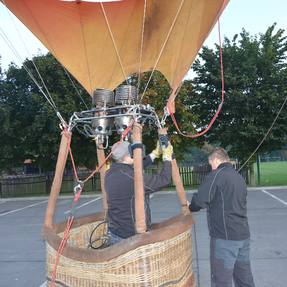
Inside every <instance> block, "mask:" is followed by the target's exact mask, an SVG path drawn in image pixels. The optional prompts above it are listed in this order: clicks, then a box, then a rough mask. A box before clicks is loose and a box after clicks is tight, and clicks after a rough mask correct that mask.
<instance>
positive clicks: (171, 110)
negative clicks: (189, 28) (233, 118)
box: [167, 18, 224, 139]
mask: <svg viewBox="0 0 287 287" xmlns="http://www.w3.org/2000/svg"><path fill="white" fill-rule="evenodd" d="M218 38H219V55H220V72H221V102H220V104H219V106H218V109H217V111H216V113H215V115H214V116H213V118H212V119H211V121H210V123H209V124H208V126H207V127H206V128H205V129H204V130H203V131H201V132H199V133H197V134H194V135H192V134H185V133H183V132H182V131H181V130H180V128H179V126H178V123H177V121H176V118H175V116H174V108H173V106H172V103H168V105H167V110H168V112H169V114H170V117H171V119H172V121H173V123H174V125H175V127H176V129H177V131H178V133H179V134H180V135H182V136H184V137H187V138H192V139H194V138H197V137H200V136H202V135H204V134H206V133H207V132H208V131H209V129H210V128H211V126H212V125H213V123H214V122H215V120H216V118H217V117H218V115H219V113H220V111H221V109H222V105H223V103H224V67H223V59H222V44H221V32H220V21H219V18H218ZM177 93H178V91H177Z"/></svg>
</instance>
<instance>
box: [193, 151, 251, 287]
mask: <svg viewBox="0 0 287 287" xmlns="http://www.w3.org/2000/svg"><path fill="white" fill-rule="evenodd" d="M208 159H209V164H210V165H211V167H212V172H211V173H210V174H209V175H208V176H207V177H206V179H205V180H204V182H203V183H202V184H201V185H200V187H199V188H198V192H197V193H195V194H194V195H193V197H192V200H191V203H190V205H189V209H190V211H192V212H194V211H199V210H200V209H202V208H207V221H208V228H209V235H210V268H211V286H212V287H232V278H233V281H234V284H235V286H236V287H254V286H255V285H254V281H253V276H252V272H251V266H250V259H249V250H250V232H249V226H248V220H247V207H246V203H247V200H246V198H247V188H246V184H245V181H244V179H243V178H242V176H241V175H240V174H239V173H238V172H237V171H236V170H235V169H234V168H233V166H232V164H231V163H230V159H229V156H228V154H227V152H226V151H225V150H224V149H223V148H216V149H215V150H214V151H213V152H212V153H211V154H210V156H209V158H208Z"/></svg>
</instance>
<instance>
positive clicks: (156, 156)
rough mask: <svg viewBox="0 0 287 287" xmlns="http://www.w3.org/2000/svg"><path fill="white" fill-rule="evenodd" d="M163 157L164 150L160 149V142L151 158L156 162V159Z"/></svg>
mask: <svg viewBox="0 0 287 287" xmlns="http://www.w3.org/2000/svg"><path fill="white" fill-rule="evenodd" d="M161 155H162V149H161V147H160V144H159V141H157V143H156V148H155V149H154V150H153V151H152V152H151V153H150V157H151V159H152V161H154V160H155V159H156V158H159V157H160V156H161Z"/></svg>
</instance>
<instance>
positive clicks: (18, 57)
mask: <svg viewBox="0 0 287 287" xmlns="http://www.w3.org/2000/svg"><path fill="white" fill-rule="evenodd" d="M3 4H4V6H5V8H6V9H7V12H8V14H9V17H11V14H10V13H9V9H8V8H7V6H6V3H5V1H3ZM12 21H13V18H12ZM13 24H14V25H16V23H15V22H14V21H13ZM15 29H16V31H17V32H18V33H19V30H18V29H17V27H15ZM0 36H1V38H2V39H3V40H4V42H6V44H7V46H8V47H9V48H10V50H11V51H12V52H13V54H14V56H15V57H16V58H17V59H18V60H19V61H20V62H22V66H23V68H24V70H25V71H26V72H27V74H28V75H29V77H30V78H31V79H32V81H33V82H34V84H35V85H36V86H37V87H38V89H39V91H40V92H41V93H42V94H43V96H44V98H45V99H46V100H47V102H48V103H49V104H50V106H51V107H52V108H53V110H54V111H55V113H56V115H57V117H58V118H59V120H60V122H61V125H62V126H63V127H66V126H67V123H66V121H65V120H64V118H63V117H62V115H61V113H60V112H59V110H58V108H57V106H56V104H55V102H54V100H53V98H52V96H51V94H50V92H49V90H48V88H47V86H46V84H45V82H44V80H43V78H42V76H41V74H40V72H39V70H38V68H37V66H36V64H35V62H34V61H33V59H32V60H31V61H32V63H33V66H34V67H35V70H36V72H37V74H38V76H39V78H40V80H41V82H42V84H43V86H44V88H45V90H46V92H47V94H46V93H45V91H44V90H43V88H42V86H41V85H40V84H39V82H38V81H37V79H36V78H35V77H34V75H33V74H32V71H31V70H30V69H29V68H28V66H27V65H26V64H24V59H23V58H22V57H21V55H20V54H19V53H18V51H17V49H16V48H15V47H14V45H13V44H12V42H11V41H10V39H9V37H8V36H7V35H6V33H5V32H4V31H3V29H2V28H1V27H0ZM20 39H21V40H22V41H23V39H22V37H21V36H20ZM23 42H24V41H23ZM24 46H25V43H24ZM25 47H26V46H25ZM26 49H27V47H26Z"/></svg>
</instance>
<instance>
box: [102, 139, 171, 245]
mask: <svg viewBox="0 0 287 287" xmlns="http://www.w3.org/2000/svg"><path fill="white" fill-rule="evenodd" d="M129 145H130V144H129V142H120V143H116V144H115V145H114V146H113V147H112V156H113V160H114V162H113V163H112V165H111V167H110V169H109V170H108V171H107V173H106V176H105V189H106V192H107V198H108V245H112V244H115V243H117V242H119V241H120V240H122V239H124V238H128V237H130V236H133V235H135V233H136V231H135V220H134V216H135V208H134V168H133V158H132V157H131V155H130V151H129ZM172 153H173V148H172V146H171V144H169V145H168V146H167V147H166V148H163V149H162V156H163V167H162V169H161V171H159V172H158V173H157V174H154V175H149V174H144V190H145V212H146V226H147V229H148V230H149V229H150V228H151V214H150V207H149V195H150V194H151V193H153V192H155V191H158V190H160V189H161V188H163V187H165V186H167V185H168V184H169V183H170V182H171V160H172ZM160 154H161V148H160V146H159V144H157V148H156V149H155V150H154V151H153V152H152V153H151V154H150V155H148V156H147V157H146V158H145V159H144V161H143V167H144V168H145V167H147V166H148V165H150V164H151V163H152V162H153V161H154V159H155V158H158V157H159V156H160Z"/></svg>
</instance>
